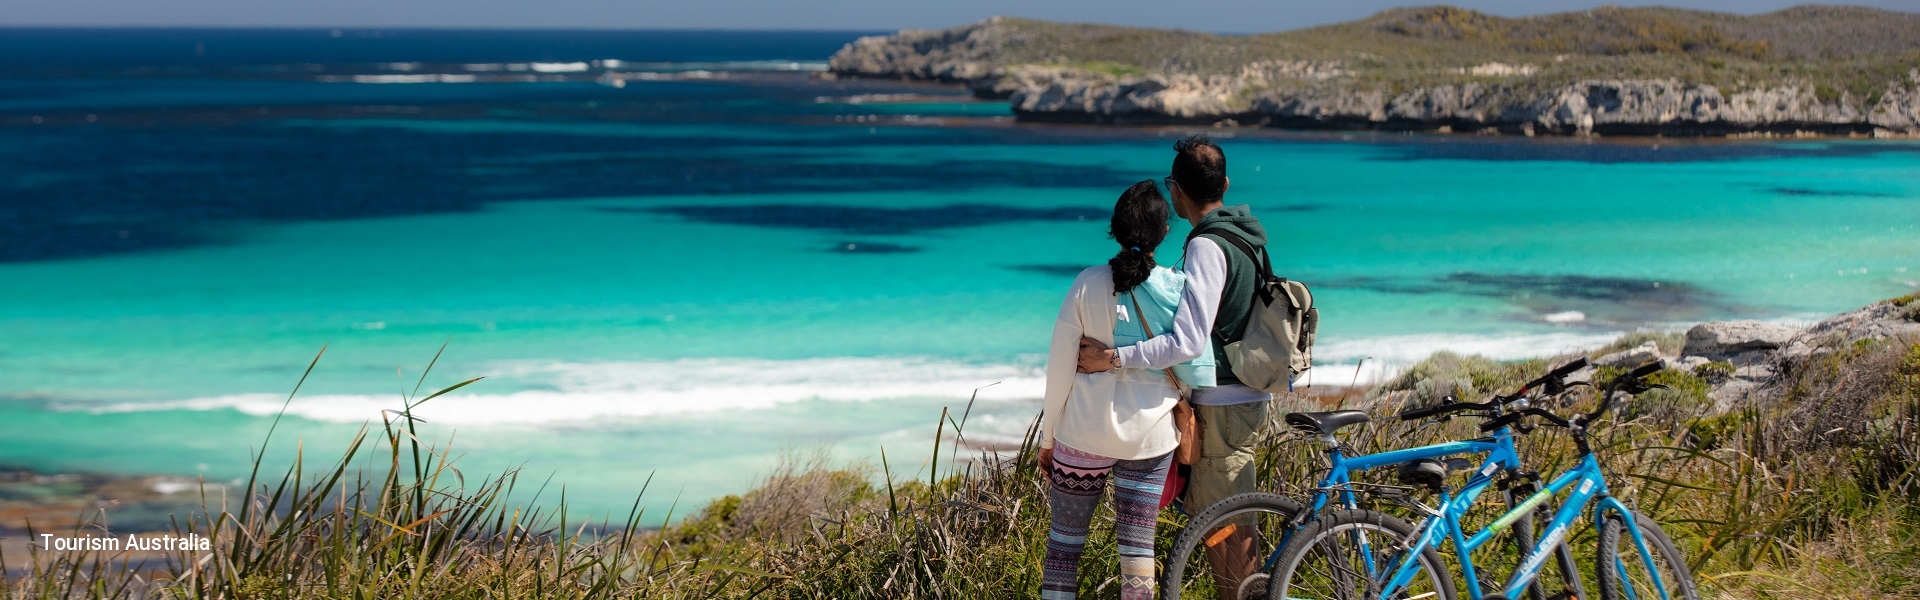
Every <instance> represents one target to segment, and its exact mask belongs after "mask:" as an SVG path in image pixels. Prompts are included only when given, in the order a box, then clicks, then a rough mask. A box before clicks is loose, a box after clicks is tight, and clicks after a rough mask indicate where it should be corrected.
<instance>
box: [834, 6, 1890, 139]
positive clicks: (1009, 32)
mask: <svg viewBox="0 0 1920 600" xmlns="http://www.w3.org/2000/svg"><path fill="white" fill-rule="evenodd" d="M1916 68H1920V14H1912V13H1899V12H1891V11H1885V10H1879V9H1872V8H1860V7H1842V6H1802V7H1796V8H1790V9H1786V10H1782V11H1778V12H1773V13H1767V14H1761V15H1752V16H1743V15H1734V14H1725V13H1712V12H1701V11H1690V10H1679V9H1670V8H1620V7H1611V6H1609V7H1601V8H1597V9H1594V10H1588V11H1578V12H1568V13H1558V14H1549V15H1540V16H1532V17H1521V18H1504V17H1497V16H1492V15H1487V14H1484V13H1479V12H1475V11H1471V10H1466V9H1460V8H1453V7H1447V6H1434V7H1422V8H1405V9H1394V10H1388V11H1385V12H1381V13H1379V14H1376V15H1374V16H1372V17H1369V18H1366V19H1363V20H1359V21H1354V22H1349V23H1341V24H1335V25H1327V26H1322V27H1314V28H1308V29H1301V30H1296V31H1288V32H1282V33H1268V34H1258V35H1245V36H1238V35H1216V34H1207V33H1197V32H1190V31H1177V30H1158V29H1141V28H1128V27H1116V26H1108V25H1091V24H1066V23H1050V22H1042V21H1033V20H1026V19H1017V18H995V19H992V20H989V21H986V22H983V23H978V24H973V25H967V26H963V27H957V28H954V29H949V30H944V31H905V32H901V33H899V34H896V35H894V36H887V37H876V38H865V39H862V40H860V41H858V42H855V43H853V44H849V45H848V46H847V47H846V48H845V49H843V50H842V51H841V52H840V53H839V54H836V55H835V56H834V58H833V61H832V69H833V70H834V71H835V72H836V73H840V74H843V75H855V76H888V77H905V78H912V79H933V80H944V81H965V82H969V83H971V84H972V85H973V86H974V87H975V89H976V90H977V91H979V92H980V93H981V94H983V95H1001V96H1006V95H1020V96H1021V97H1022V98H1032V97H1035V96H1039V95H1044V94H1046V93H1047V92H1048V88H1049V87H1052V88H1053V91H1054V92H1055V93H1056V94H1065V95H1069V96H1070V95H1073V94H1074V93H1075V92H1076V91H1077V88H1075V87H1074V86H1072V85H1068V86H1059V85H1055V84H1056V83H1058V82H1059V81H1061V80H1096V81H1104V82H1107V83H1111V84H1117V85H1120V86H1123V87H1124V86H1126V85H1127V84H1128V83H1129V81H1133V82H1140V81H1151V82H1157V83H1155V84H1152V85H1149V86H1147V87H1148V88H1150V89H1147V90H1127V89H1122V90H1118V91H1116V92H1115V93H1114V94H1113V95H1115V96H1117V97H1124V96H1126V95H1128V93H1129V92H1131V93H1132V94H1133V95H1134V96H1136V100H1134V101H1133V102H1131V103H1124V104H1123V106H1121V107H1119V109H1113V108H1110V107H1109V108H1107V109H1106V110H1088V109H1089V107H1088V106H1086V104H1087V103H1086V102H1076V101H1074V100H1071V99H1070V100H1069V101H1068V102H1065V103H1053V104H1048V103H1038V104H1029V105H1027V106H1024V107H1023V106H1022V104H1021V103H1020V102H1018V99H1017V100H1016V109H1017V110H1018V109H1022V108H1026V109H1029V110H1027V112H1030V113H1034V114H1036V115H1037V114H1043V113H1044V114H1053V115H1067V114H1075V113H1090V114H1095V113H1104V114H1107V115H1109V116H1120V117H1124V116H1125V114H1126V113H1129V112H1137V113H1145V114H1158V115H1161V116H1166V117H1173V118H1178V119H1185V120H1206V119H1217V118H1246V117H1249V116H1264V117H1273V118H1286V117H1294V116H1298V117H1303V118H1314V117H1319V118H1322V120H1327V119H1326V118H1331V119H1332V120H1334V121H1341V120H1346V121H1356V120H1357V121H1360V122H1368V121H1374V122H1385V121H1393V120H1396V118H1397V119H1399V120H1403V121H1407V122H1425V123H1429V124H1434V125H1439V124H1457V125H1473V124H1476V123H1479V124H1485V125H1489V126H1492V125H1499V124H1503V123H1511V124H1519V123H1525V122H1528V121H1531V120H1535V118H1536V117H1538V116H1539V114H1538V113H1551V112H1553V109H1555V108H1558V106H1554V104H1555V101H1556V97H1557V96H1560V95H1564V94H1563V93H1564V92H1566V91H1567V90H1568V89H1569V88H1570V87H1573V88H1576V89H1577V88H1579V87H1580V86H1583V85H1584V86H1586V87H1592V85H1591V84H1593V83H1596V82H1611V86H1612V88H1613V90H1614V91H1612V92H1610V93H1611V94H1612V95H1613V96H1615V97H1614V98H1612V99H1609V98H1607V97H1606V96H1607V95H1608V94H1607V93H1602V94H1599V95H1598V96H1597V97H1594V98H1590V100H1593V102H1583V103H1582V104H1581V106H1579V107H1575V109H1574V112H1579V111H1580V110H1584V109H1585V108H1587V107H1586V105H1588V104H1602V105H1606V106H1605V107H1604V109H1603V110H1598V111H1594V113H1595V114H1594V116H1596V117H1601V118H1599V119H1597V120H1598V122H1599V123H1598V124H1599V125H1600V126H1601V127H1602V128H1604V127H1605V126H1606V123H1607V119H1606V118H1604V115H1605V113H1606V109H1611V110H1613V111H1615V112H1616V113H1618V112H1619V111H1621V110H1627V111H1640V112H1641V113H1642V114H1637V115H1633V116H1631V117H1630V118H1629V120H1631V121H1633V122H1635V123H1637V124H1645V125H1662V124H1666V123H1670V122H1680V123H1685V122H1688V121H1698V122H1700V123H1727V124H1728V125H1727V126H1726V128H1728V129H1766V128H1768V127H1769V126H1771V125H1779V126H1787V127H1816V126H1827V127H1829V128H1832V127H1833V126H1838V125H1841V124H1853V125H1855V127H1854V128H1855V129H1859V128H1861V127H1865V128H1867V129H1871V128H1873V127H1880V128H1889V129H1894V130H1902V131H1910V130H1912V129H1913V128H1914V127H1915V126H1916V125H1917V124H1920V104H1916V102H1920V96H1916V95H1915V94H1916V92H1915V88H1916V87H1920V74H1916V72H1915V69H1916ZM1621 82H1625V84H1624V85H1622V83H1621ZM1083 87H1088V86H1083ZM1091 87H1097V86H1091ZM1707 88H1711V90H1710V91H1709V90H1708V89H1707ZM1166 89H1172V90H1173V92H1174V93H1175V94H1183V95H1184V96H1198V98H1186V97H1181V98H1174V97H1171V96H1169V97H1167V98H1164V99H1163V100H1165V101H1163V102H1158V103H1156V102H1153V101H1152V100H1151V99H1149V98H1146V96H1149V95H1152V94H1156V93H1158V94H1166V92H1165V90H1166ZM1469 89H1470V90H1471V91H1467V90H1469ZM1447 90H1451V91H1447ZM1686 90H1693V93H1691V94H1688V93H1686ZM1092 95H1093V96H1096V97H1091V98H1090V101H1091V102H1092V103H1094V104H1098V103H1099V102H1100V99H1099V98H1097V95H1098V94H1097V93H1094V94H1092ZM1339 95H1345V96H1349V97H1350V98H1347V99H1344V100H1339V101H1335V100H1329V99H1328V97H1330V96H1339ZM1623 95H1624V96H1634V95H1642V96H1648V97H1649V98H1650V99H1657V98H1658V97H1659V96H1662V95H1667V96H1671V99H1670V100H1669V101H1664V102H1656V103H1654V104H1657V105H1658V106H1655V105H1652V104H1650V105H1648V106H1645V107H1640V106H1635V105H1634V102H1633V101H1632V100H1631V99H1630V98H1629V99H1627V100H1626V101H1625V102H1622V101H1621V99H1620V98H1619V97H1618V96H1623ZM1263 101H1264V102H1263ZM1290 102H1291V103H1295V104H1299V103H1302V102H1304V103H1307V104H1310V105H1311V106H1309V107H1306V108H1305V109H1300V108H1295V109H1289V108H1288V104H1289V103H1290ZM1420 103H1426V104H1435V103H1438V104H1440V105H1441V106H1438V107H1422V106H1416V105H1417V104H1420ZM1701 104H1705V105H1707V108H1709V109H1711V110H1710V111H1708V112H1706V113H1702V111H1700V110H1699V106H1698V105H1701ZM1349 105H1352V106H1349ZM1535 105H1538V106H1537V107H1536V106H1535ZM1560 105H1562V106H1564V105H1565V102H1561V103H1560ZM1091 108H1093V109H1099V108H1102V107H1099V106H1093V107H1091ZM1135 108H1139V109H1140V110H1132V109H1135ZM1436 109H1437V110H1436ZM1530 109H1537V110H1530ZM1396 113H1398V114H1396ZM1501 113H1525V114H1501ZM1578 116H1579V115H1567V116H1566V117H1571V122H1569V123H1566V125H1568V127H1569V128H1570V129H1582V128H1580V127H1579V123H1578ZM1561 120H1562V121H1568V120H1569V119H1568V118H1564V117H1563V118H1562V119H1561ZM1554 125H1556V123H1554V122H1548V123H1545V124H1544V125H1543V126H1546V127H1548V128H1552V127H1553V126H1554ZM1689 126H1691V127H1701V126H1702V125H1700V124H1691V125H1689ZM1584 129H1586V130H1591V129H1592V127H1591V126H1589V127H1587V128H1584Z"/></svg>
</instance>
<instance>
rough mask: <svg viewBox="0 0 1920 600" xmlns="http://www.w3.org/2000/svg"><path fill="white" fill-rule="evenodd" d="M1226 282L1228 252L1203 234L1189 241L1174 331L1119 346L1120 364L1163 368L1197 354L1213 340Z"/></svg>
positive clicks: (1126, 366) (1174, 317)
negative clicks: (1184, 285) (1185, 274)
mask: <svg viewBox="0 0 1920 600" xmlns="http://www.w3.org/2000/svg"><path fill="white" fill-rule="evenodd" d="M1226 285H1227V255H1226V254H1225V253H1222V252H1221V251H1220V246H1219V245H1216V244H1214V243H1213V240H1209V239H1207V238H1203V237H1196V238H1193V239H1192V240H1190V241H1188V242H1187V289H1186V291H1184V292H1181V294H1180V307H1179V308H1177V309H1175V310H1174V313H1173V331H1172V332H1170V333H1162V334H1160V335H1157V336H1154V337H1153V339H1150V340H1146V341H1143V342H1140V343H1138V344H1134V345H1132V346H1127V347H1125V348H1120V349H1119V350H1118V351H1117V354H1118V355H1119V358H1120V367H1121V368H1143V369H1165V368H1167V367H1171V366H1173V365H1177V364H1180V363H1183V362H1187V361H1190V360H1193V359H1195V358H1199V357H1200V355H1201V354H1202V353H1204V352H1206V350H1207V346H1208V345H1210V344H1212V343H1213V335H1212V332H1213V321H1214V317H1215V316H1216V315H1215V313H1216V312H1217V311H1219V310H1220V292H1221V290H1222V289H1225V288H1226ZM1056 331H1058V330H1056ZM1074 351H1075V352H1078V351H1079V348H1078V347H1077V346H1076V347H1075V348H1074Z"/></svg>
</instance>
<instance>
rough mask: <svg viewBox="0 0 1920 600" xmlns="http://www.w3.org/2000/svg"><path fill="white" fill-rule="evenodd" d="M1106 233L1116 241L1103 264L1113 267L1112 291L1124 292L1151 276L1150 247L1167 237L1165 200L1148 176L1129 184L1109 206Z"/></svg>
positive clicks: (1151, 255)
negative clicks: (1117, 247)
mask: <svg viewBox="0 0 1920 600" xmlns="http://www.w3.org/2000/svg"><path fill="white" fill-rule="evenodd" d="M1107 236H1108V237H1111V238H1113V240H1114V241H1116V242H1119V243H1120V253H1119V254H1115V255H1114V256H1113V259H1112V260H1108V261H1107V266H1109V267H1112V268H1113V293H1114V294H1116V295H1118V294H1125V293H1127V292H1130V291H1133V288H1134V287H1135V286H1138V285H1140V284H1141V283H1144V282H1146V280H1147V277H1149V276H1151V275H1153V267H1154V266H1155V265H1154V262H1153V249H1154V248H1156V247H1159V246H1160V241H1161V240H1164V239H1166V238H1167V199H1166V197H1164V196H1161V195H1160V188H1159V187H1158V186H1157V185H1155V184H1154V183H1153V180H1151V179H1148V180H1145V181H1141V182H1140V183H1136V184H1133V187H1129V188H1127V191H1126V192H1124V193H1122V194H1120V200H1119V201H1118V202H1115V203H1114V205H1113V222H1112V223H1111V224H1110V225H1109V226H1108V229H1107Z"/></svg>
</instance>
